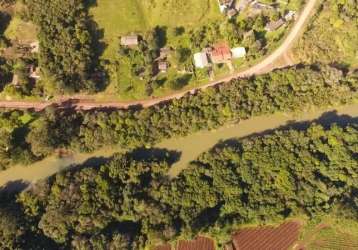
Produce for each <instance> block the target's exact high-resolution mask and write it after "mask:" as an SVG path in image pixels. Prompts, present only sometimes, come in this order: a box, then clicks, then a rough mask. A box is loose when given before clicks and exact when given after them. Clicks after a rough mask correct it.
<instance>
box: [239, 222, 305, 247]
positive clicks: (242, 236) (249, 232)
mask: <svg viewBox="0 0 358 250" xmlns="http://www.w3.org/2000/svg"><path fill="white" fill-rule="evenodd" d="M300 229H301V224H300V223H299V222H296V221H291V222H286V223H283V224H281V225H280V226H279V227H272V226H266V227H256V228H247V229H242V230H240V231H238V232H237V233H235V234H234V235H233V246H234V249H235V250H262V249H265V250H287V249H288V248H289V247H290V246H292V245H293V244H294V243H295V242H296V241H297V239H298V237H299V234H300Z"/></svg>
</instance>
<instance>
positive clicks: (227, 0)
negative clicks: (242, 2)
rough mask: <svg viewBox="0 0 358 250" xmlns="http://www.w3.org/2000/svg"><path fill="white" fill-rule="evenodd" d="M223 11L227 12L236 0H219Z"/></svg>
mask: <svg viewBox="0 0 358 250" xmlns="http://www.w3.org/2000/svg"><path fill="white" fill-rule="evenodd" d="M218 2H219V8H220V12H221V13H225V12H226V11H227V10H228V9H231V7H232V6H233V4H234V0H218Z"/></svg>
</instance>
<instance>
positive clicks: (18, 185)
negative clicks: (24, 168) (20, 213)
mask: <svg viewBox="0 0 358 250" xmlns="http://www.w3.org/2000/svg"><path fill="white" fill-rule="evenodd" d="M30 186H31V183H30V182H27V181H24V180H16V181H9V182H7V183H6V184H5V185H3V186H2V187H0V193H1V194H2V195H5V196H7V195H9V196H12V195H14V194H17V193H21V192H22V191H24V190H25V189H27V188H28V187H30Z"/></svg>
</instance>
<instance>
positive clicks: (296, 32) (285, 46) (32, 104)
mask: <svg viewBox="0 0 358 250" xmlns="http://www.w3.org/2000/svg"><path fill="white" fill-rule="evenodd" d="M316 2H317V0H308V2H307V3H306V5H305V6H304V8H303V9H302V11H301V13H300V14H299V15H298V18H297V20H296V22H295V24H294V26H293V27H292V29H291V31H290V33H289V34H288V35H287V37H286V38H285V40H284V41H283V43H282V44H281V45H280V47H279V48H277V49H276V50H275V51H274V52H273V53H272V54H270V55H269V56H267V57H266V58H264V59H263V60H262V61H261V62H259V63H257V64H256V65H254V66H252V67H250V68H248V69H246V70H243V71H241V72H237V73H234V74H231V75H228V76H226V77H223V78H221V79H217V80H215V81H212V82H209V83H208V84H206V85H203V86H200V87H196V88H193V89H190V90H185V91H181V92H177V93H174V94H171V95H167V96H164V97H158V98H153V99H149V100H139V101H131V102H105V101H94V100H89V99H88V97H87V98H86V96H83V97H80V98H77V97H74V98H72V99H67V100H61V101H48V102H45V101H43V102H41V101H0V107H1V108H9V109H30V108H32V109H35V110H38V111H39V110H42V109H44V108H46V107H48V106H51V105H58V106H62V107H64V108H66V107H76V108H77V109H82V110H89V109H94V108H118V109H127V108H129V107H130V106H143V107H149V106H153V105H155V104H158V103H161V102H165V101H169V100H172V99H180V98H182V97H183V96H185V95H187V94H190V93H191V94H193V93H195V92H196V91H198V90H203V89H206V88H209V87H213V86H216V85H219V84H223V83H225V82H229V81H231V80H233V79H237V78H244V77H249V76H252V75H259V74H264V73H267V72H270V71H272V70H274V69H276V65H275V62H276V61H277V60H278V59H279V58H280V57H282V56H284V54H285V53H286V52H287V51H288V50H289V49H290V48H291V46H292V45H293V43H294V42H295V40H296V39H297V38H298V37H299V36H300V34H301V33H302V32H303V29H304V28H305V23H306V21H307V20H308V19H309V17H310V15H311V13H312V11H313V10H314V7H315V4H316Z"/></svg>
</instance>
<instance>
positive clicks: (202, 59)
mask: <svg viewBox="0 0 358 250" xmlns="http://www.w3.org/2000/svg"><path fill="white" fill-rule="evenodd" d="M194 64H195V67H197V68H201V69H202V68H205V67H207V66H209V61H208V55H207V54H206V53H204V52H199V53H195V54H194Z"/></svg>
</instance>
